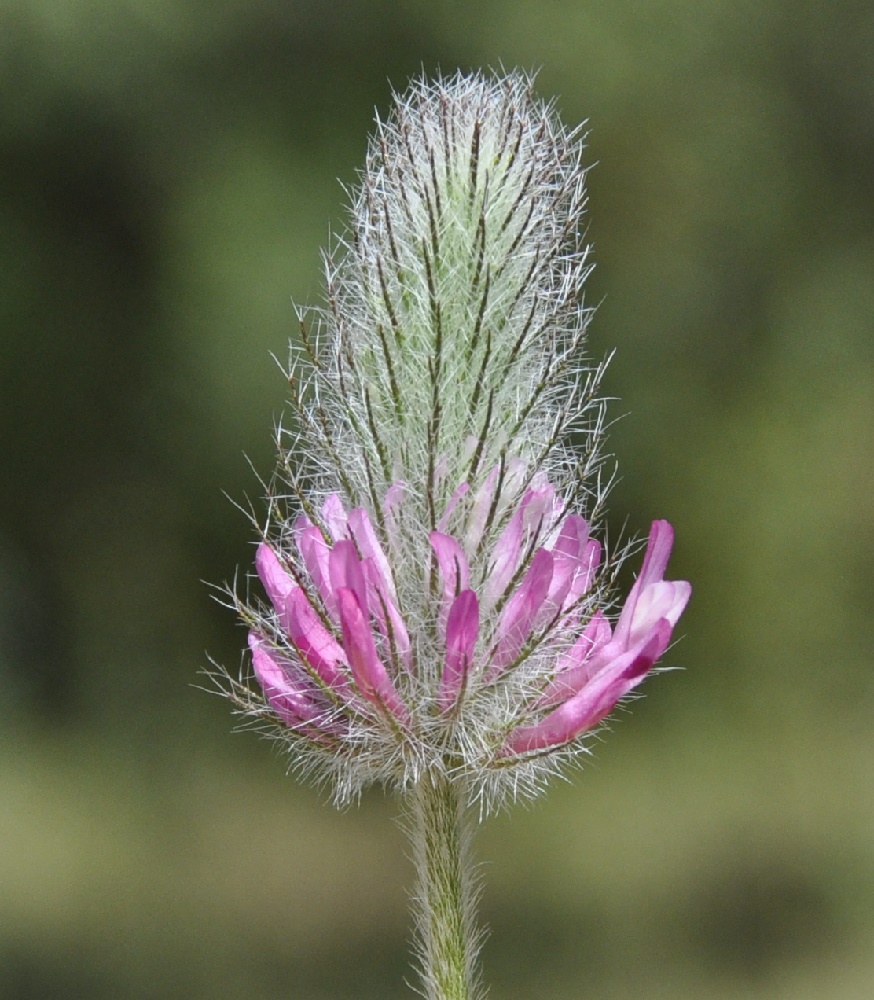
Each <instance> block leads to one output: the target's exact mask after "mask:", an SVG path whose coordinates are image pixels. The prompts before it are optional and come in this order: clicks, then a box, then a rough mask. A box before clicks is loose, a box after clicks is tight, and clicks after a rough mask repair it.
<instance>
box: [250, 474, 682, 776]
mask: <svg viewBox="0 0 874 1000" xmlns="http://www.w3.org/2000/svg"><path fill="white" fill-rule="evenodd" d="M390 492H391V496H389V497H387V498H386V515H387V517H386V524H387V525H388V527H387V528H386V530H387V531H389V532H390V531H392V530H394V528H393V527H392V525H394V523H395V522H394V517H395V515H396V514H397V513H398V510H399V508H400V507H401V506H402V505H403V503H404V499H403V490H402V488H401V486H400V484H397V485H396V486H394V487H392V490H391V491H390ZM468 492H469V491H468V487H467V484H462V485H461V486H460V487H459V488H458V489H457V490H456V491H455V493H454V494H453V496H452V498H451V501H450V505H449V507H448V509H447V510H446V512H445V513H444V515H443V517H442V518H441V519H440V522H439V524H440V529H441V530H439V531H438V530H435V531H432V532H431V533H430V535H429V537H428V542H429V543H430V549H431V553H432V558H433V561H434V562H433V566H432V567H431V568H430V569H429V567H428V566H427V565H426V566H423V567H422V579H423V584H422V586H423V595H424V594H425V593H426V592H427V590H428V584H427V582H426V578H427V576H428V574H429V573H433V572H436V574H437V578H436V579H437V581H438V582H437V587H436V590H435V591H434V593H433V603H428V601H427V599H426V598H425V597H424V596H423V601H425V603H426V606H427V607H428V608H429V609H430V610H429V612H428V615H429V618H428V619H427V620H426V621H425V622H424V628H425V630H426V632H428V635H429V637H430V638H428V639H427V640H425V639H422V640H420V643H419V647H418V648H417V644H416V642H414V641H413V640H411V638H410V629H409V627H408V619H407V618H406V617H405V615H404V614H403V613H402V609H401V605H400V601H399V598H398V591H397V587H396V582H395V578H394V574H393V571H392V565H391V562H390V560H389V558H388V556H387V555H386V550H385V548H384V547H383V544H382V543H381V541H380V539H379V536H378V534H377V531H376V530H375V528H374V525H373V523H372V521H371V519H370V517H369V515H368V513H367V512H366V511H365V510H364V509H363V508H354V509H352V510H350V511H348V512H347V511H346V510H345V508H344V506H343V504H342V502H341V501H340V498H339V497H338V496H337V495H336V494H331V495H330V496H329V497H328V498H327V499H326V500H325V501H324V503H323V505H322V508H321V511H320V518H319V521H320V523H319V524H314V523H313V521H311V520H310V518H308V517H306V516H301V517H300V518H298V520H297V522H296V524H295V526H294V532H293V538H294V546H295V548H296V552H292V553H288V554H283V556H282V558H280V555H279V554H278V552H277V550H275V549H274V548H273V547H271V546H270V545H269V544H267V543H266V542H265V543H262V545H261V546H259V549H258V552H257V555H256V560H255V562H256V567H257V570H258V575H259V576H260V578H261V582H262V584H263V585H264V589H265V591H266V593H267V596H268V598H269V599H270V602H271V604H272V605H273V608H274V611H275V634H272V635H267V634H266V633H265V634H262V632H261V631H258V630H253V631H252V633H251V635H250V639H249V644H250V647H251V650H252V657H253V667H254V671H255V675H256V677H257V679H258V681H259V683H260V684H261V688H262V690H263V692H264V695H265V697H266V699H267V701H268V702H269V704H270V706H271V707H272V709H273V711H274V712H275V713H276V715H277V716H278V717H279V718H280V719H281V720H282V722H283V723H285V724H286V725H287V726H289V727H291V728H292V729H294V730H296V731H297V732H299V733H300V734H301V735H303V736H306V737H313V736H314V735H315V736H316V737H317V738H318V736H319V735H321V736H331V737H336V736H337V734H338V733H339V732H341V730H342V725H343V722H344V719H345V721H347V722H348V721H349V720H351V719H353V718H354V719H356V720H358V721H361V720H364V721H365V723H366V724H368V725H374V724H376V725H382V723H380V720H383V722H384V723H388V725H389V727H390V728H391V729H398V730H399V731H404V732H411V733H417V732H420V731H421V730H422V727H423V726H425V725H431V724H433V722H434V720H435V719H438V720H439V719H440V718H441V717H449V716H451V717H452V718H453V719H456V720H461V721H462V722H463V719H464V713H465V710H466V707H467V706H468V705H470V706H472V712H473V714H472V716H471V717H472V718H475V719H478V718H480V716H478V715H477V714H476V705H477V701H478V699H479V700H480V702H481V701H482V700H483V699H486V698H488V697H495V692H496V691H498V689H499V688H500V686H501V685H502V684H505V683H507V682H509V681H511V680H512V678H513V676H514V674H515V672H516V671H525V670H530V669H531V665H532V664H534V669H535V671H536V674H535V676H536V678H537V681H536V685H535V686H533V687H532V683H531V680H530V674H529V680H528V681H527V682H526V684H523V685H522V686H521V687H520V689H519V690H520V691H521V692H522V694H520V695H519V696H518V699H517V701H518V703H516V704H513V703H508V704H507V708H506V713H505V721H504V723H503V724H502V725H497V724H496V726H495V733H494V738H493V741H492V745H491V754H492V756H493V757H495V758H498V757H500V758H502V759H506V758H507V757H508V756H514V755H523V754H527V753H530V752H535V751H538V752H539V751H543V750H546V749H548V748H551V747H555V746H559V745H562V744H566V743H568V742H570V741H572V740H574V739H575V738H577V737H578V736H580V735H581V734H582V733H584V732H586V731H588V730H590V729H591V728H593V727H594V726H595V725H597V724H598V723H599V722H600V721H601V720H602V719H603V718H604V716H605V715H607V714H608V713H609V712H610V710H611V709H612V708H613V707H614V706H615V705H616V703H617V702H618V701H619V700H620V699H621V698H622V697H623V696H625V695H626V694H627V693H628V692H629V691H631V690H632V689H633V688H634V687H636V686H637V685H638V684H639V683H640V681H641V680H642V679H643V677H644V676H645V675H646V673H647V671H649V669H650V668H651V667H652V666H653V665H654V664H655V662H656V661H657V660H658V658H659V657H660V656H661V655H662V653H664V651H665V649H666V648H667V646H668V644H669V642H670V639H671V634H672V630H673V628H674V626H675V625H676V623H677V620H678V618H679V616H680V614H681V613H682V611H683V608H684V607H685V606H686V602H687V601H688V599H689V594H690V589H691V588H690V586H689V584H688V583H686V582H685V581H674V582H672V581H667V580H665V579H664V574H665V572H666V569H667V563H668V557H669V556H670V552H671V547H672V544H673V530H672V529H671V526H670V525H669V524H668V523H667V521H656V522H654V523H653V526H652V531H651V533H650V537H649V542H648V545H647V550H646V555H645V557H644V561H643V567H642V569H641V573H640V576H639V577H638V579H637V580H636V582H635V584H634V586H633V587H632V589H631V591H630V593H629V595H628V598H627V599H626V601H625V604H624V606H623V608H622V610H621V613H620V615H619V618H618V620H617V622H616V626H615V629H614V628H611V625H610V622H609V621H608V619H607V617H606V616H605V614H604V613H603V612H602V611H601V610H600V609H598V607H597V606H596V605H597V597H596V595H595V589H596V581H597V572H598V567H599V564H600V560H601V546H600V544H599V543H598V542H597V541H596V540H594V539H592V538H590V537H589V525H588V523H587V522H586V520H585V519H584V518H583V517H580V516H579V515H577V514H564V511H563V503H562V502H561V500H560V499H559V498H558V497H557V495H556V493H555V491H554V489H553V488H552V487H551V486H550V485H549V484H548V483H546V482H545V481H539V482H536V483H532V485H531V486H530V487H529V488H528V489H527V490H526V491H525V492H524V493H523V495H522V497H521V499H520V500H519V502H518V504H517V506H516V508H515V509H514V510H513V511H512V512H506V513H505V514H504V520H505V524H504V527H503V529H502V530H501V531H500V533H499V534H498V536H497V540H496V541H495V542H494V543H493V544H492V546H491V549H490V550H489V549H488V548H486V549H481V548H480V545H479V542H480V539H481V533H482V525H483V524H484V523H485V521H484V519H483V517H482V508H483V507H484V506H485V505H486V504H489V505H490V504H491V502H492V496H493V491H492V492H491V493H490V491H489V490H488V489H486V490H485V491H482V490H481V491H480V493H479V494H478V495H477V497H474V498H471V497H467V500H465V502H466V503H467V502H469V504H470V506H469V510H468V521H467V527H468V531H467V532H466V533H462V534H460V535H459V536H456V535H453V534H452V533H451V532H450V531H449V530H448V529H449V526H450V523H451V520H452V515H453V513H454V510H455V508H456V506H457V505H458V504H459V503H461V502H462V500H463V499H464V498H465V497H466V495H467V494H468ZM507 515H509V516H507ZM471 523H474V524H475V525H476V530H475V531H474V532H473V533H472V534H471V532H470V530H469V529H470V524H471ZM391 551H393V548H392V549H391ZM432 579H433V578H432ZM429 622H430V624H429ZM419 625H420V627H421V626H422V622H421V621H420V622H419ZM435 637H436V643H437V654H436V655H437V656H439V657H441V658H442V665H441V666H440V669H439V671H437V672H436V673H434V671H433V670H432V671H431V673H429V674H428V675H427V676H428V677H430V678H433V680H431V681H428V683H430V684H431V685H432V687H433V690H430V691H429V690H425V692H424V698H423V697H422V694H423V683H424V681H423V677H422V676H420V675H419V674H418V673H417V667H416V657H417V655H420V654H421V655H422V656H425V655H427V656H430V657H431V659H433V656H434V652H433V642H434V641H435ZM428 643H430V644H431V645H428ZM526 685H527V686H526ZM538 689H539V693H538ZM508 690H509V689H508ZM499 697H503V696H499ZM504 700H505V701H507V699H506V698H505V699H504ZM502 704H503V702H502ZM368 720H369V721H368Z"/></svg>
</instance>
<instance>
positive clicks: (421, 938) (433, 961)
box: [409, 773, 482, 1000]
mask: <svg viewBox="0 0 874 1000" xmlns="http://www.w3.org/2000/svg"><path fill="white" fill-rule="evenodd" d="M464 792H465V788H464V786H463V785H462V784H459V783H456V782H453V781H452V779H451V778H448V777H447V776H446V775H445V774H433V773H432V774H428V775H426V776H425V777H424V778H423V780H422V781H421V782H420V783H419V784H418V785H417V786H416V788H415V789H414V790H413V791H412V792H411V793H410V799H411V800H412V801H411V808H410V812H411V815H410V818H409V832H410V837H411V840H412V844H413V860H414V862H415V866H416V889H415V893H414V897H413V899H414V904H415V908H416V928H417V932H418V936H417V941H416V946H417V950H418V956H419V961H420V971H421V976H422V992H423V995H424V996H425V997H426V1000H475V998H476V997H477V996H479V995H480V993H479V989H478V980H479V976H478V973H477V954H478V952H479V947H480V944H481V941H482V935H481V934H480V932H479V931H477V929H476V925H475V910H476V902H477V894H478V893H477V878H476V872H475V866H474V864H473V861H472V858H471V851H470V840H471V834H470V817H469V816H468V811H467V807H466V805H465V801H464V799H465V796H464Z"/></svg>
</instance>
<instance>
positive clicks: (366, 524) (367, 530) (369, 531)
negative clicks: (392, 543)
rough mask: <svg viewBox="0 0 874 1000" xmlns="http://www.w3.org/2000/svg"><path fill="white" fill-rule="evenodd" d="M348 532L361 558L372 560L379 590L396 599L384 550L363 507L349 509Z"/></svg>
mask: <svg viewBox="0 0 874 1000" xmlns="http://www.w3.org/2000/svg"><path fill="white" fill-rule="evenodd" d="M349 532H350V534H351V535H352V539H353V541H354V542H355V544H356V545H357V546H358V551H359V553H360V554H361V558H362V560H365V559H371V560H372V561H373V566H374V569H375V570H376V573H377V574H378V576H379V580H380V584H381V586H380V589H381V591H382V592H383V593H385V594H388V595H389V596H390V597H391V599H392V600H393V601H397V595H396V593H395V585H394V579H393V577H392V572H391V566H389V562H388V559H387V558H386V555H385V552H384V551H383V548H382V546H381V545H380V544H379V539H378V538H377V537H376V532H375V531H374V530H373V524H372V522H371V520H370V517H369V516H368V514H367V511H366V510H364V508H363V507H356V508H355V509H354V510H350V511H349Z"/></svg>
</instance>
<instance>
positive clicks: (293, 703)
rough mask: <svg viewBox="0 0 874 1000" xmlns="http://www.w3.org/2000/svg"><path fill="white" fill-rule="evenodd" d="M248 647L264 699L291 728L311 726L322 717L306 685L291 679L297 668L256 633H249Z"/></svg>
mask: <svg viewBox="0 0 874 1000" xmlns="http://www.w3.org/2000/svg"><path fill="white" fill-rule="evenodd" d="M249 648H250V649H251V650H252V668H253V670H254V671H255V676H256V677H257V678H258V683H259V684H260V685H261V690H262V691H263V692H264V697H265V698H266V699H267V700H268V701H269V702H270V707H271V708H272V709H273V711H274V712H276V714H277V715H278V716H279V718H280V719H282V721H283V722H284V723H285V724H286V725H288V726H292V727H295V726H298V727H299V726H300V725H301V723H310V722H312V721H313V720H314V719H316V718H317V717H318V715H319V714H320V713H319V709H318V707H317V706H316V705H315V704H314V703H313V702H312V700H311V699H310V698H309V697H308V695H307V694H306V685H305V683H303V681H302V680H301V681H300V682H295V681H293V680H292V675H293V673H294V672H295V665H294V664H293V663H291V662H289V661H282V660H281V659H280V658H279V657H278V655H277V654H276V653H275V652H274V651H272V650H270V649H269V647H268V646H267V644H266V643H265V642H264V640H263V639H262V638H261V636H259V635H258V634H257V633H255V632H250V633H249ZM283 663H284V664H285V665H283Z"/></svg>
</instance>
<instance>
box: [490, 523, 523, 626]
mask: <svg viewBox="0 0 874 1000" xmlns="http://www.w3.org/2000/svg"><path fill="white" fill-rule="evenodd" d="M521 554H522V510H521V508H520V509H518V510H517V511H515V512H514V514H513V516H512V517H511V518H510V520H509V521H508V523H507V526H506V527H505V528H504V530H503V531H502V532H501V534H500V537H499V538H498V540H497V542H495V547H494V550H493V562H492V565H491V569H490V571H489V578H488V581H487V583H486V586H485V591H484V592H483V604H484V605H485V606H486V607H488V608H490V607H491V606H492V605H493V604H494V603H495V601H497V599H498V598H499V597H500V596H501V594H503V593H504V591H505V590H506V589H507V587H508V586H509V583H510V581H511V580H512V579H513V576H514V574H515V573H516V569H517V568H518V566H519V558H520V556H521Z"/></svg>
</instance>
